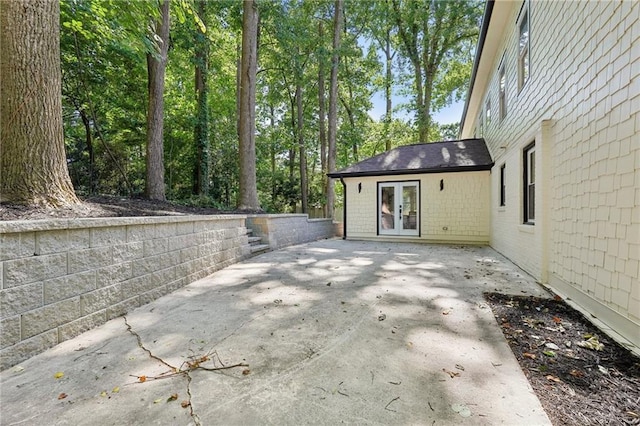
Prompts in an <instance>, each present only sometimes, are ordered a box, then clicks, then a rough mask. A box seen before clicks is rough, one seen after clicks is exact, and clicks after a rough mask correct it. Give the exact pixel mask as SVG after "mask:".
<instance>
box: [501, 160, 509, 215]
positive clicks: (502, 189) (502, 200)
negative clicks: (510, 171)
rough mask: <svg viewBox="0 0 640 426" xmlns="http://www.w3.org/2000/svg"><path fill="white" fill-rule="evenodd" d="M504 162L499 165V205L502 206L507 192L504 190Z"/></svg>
mask: <svg viewBox="0 0 640 426" xmlns="http://www.w3.org/2000/svg"><path fill="white" fill-rule="evenodd" d="M506 166H507V165H506V164H503V165H502V166H501V167H500V206H504V205H505V204H506V201H507V192H506V176H505V172H506Z"/></svg>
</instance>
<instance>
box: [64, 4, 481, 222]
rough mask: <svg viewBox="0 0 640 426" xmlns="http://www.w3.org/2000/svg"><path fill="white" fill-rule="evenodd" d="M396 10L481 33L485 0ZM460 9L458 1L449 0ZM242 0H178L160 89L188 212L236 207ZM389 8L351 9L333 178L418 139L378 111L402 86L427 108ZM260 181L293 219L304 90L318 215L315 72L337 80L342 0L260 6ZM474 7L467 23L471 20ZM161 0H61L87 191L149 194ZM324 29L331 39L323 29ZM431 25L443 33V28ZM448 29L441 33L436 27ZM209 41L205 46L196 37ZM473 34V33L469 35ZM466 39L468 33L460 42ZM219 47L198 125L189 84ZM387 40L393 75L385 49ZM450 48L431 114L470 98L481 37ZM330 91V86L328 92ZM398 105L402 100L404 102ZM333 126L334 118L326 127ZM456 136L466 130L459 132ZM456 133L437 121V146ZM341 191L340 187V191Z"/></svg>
mask: <svg viewBox="0 0 640 426" xmlns="http://www.w3.org/2000/svg"><path fill="white" fill-rule="evenodd" d="M394 1H398V2H400V9H401V12H402V14H403V15H402V20H401V21H402V22H403V23H404V25H405V26H406V28H412V27H414V26H419V27H421V28H422V27H424V25H423V24H426V25H427V27H429V26H432V25H433V26H435V25H436V24H437V22H438V21H439V20H440V21H442V22H446V23H447V26H446V27H442V30H441V31H443V33H442V37H445V36H447V37H448V34H449V33H451V34H453V33H454V32H455V34H457V35H458V36H462V35H464V34H463V31H467V32H469V33H474V32H475V33H477V30H478V28H477V27H478V13H479V12H478V10H479V6H478V5H479V3H478V2H444V3H442V2H438V1H435V2H434V1H426V0H410V1H409V0H402V1H401V0H394ZM449 3H451V4H449ZM241 6H242V5H241V4H240V2H238V1H236V0H218V1H209V2H207V4H206V8H205V10H206V12H205V13H206V15H205V16H203V17H202V18H201V17H200V16H199V15H198V13H197V12H196V11H197V5H196V3H195V0H172V7H171V13H172V23H171V40H170V43H171V45H170V50H169V61H168V66H167V73H166V86H165V96H164V99H165V140H164V153H165V156H164V158H165V180H166V185H167V196H168V198H169V199H171V200H174V201H176V200H177V201H181V202H184V203H186V204H188V205H194V206H207V207H216V208H219V209H230V208H232V207H233V206H234V205H235V203H236V198H237V191H238V180H239V171H238V135H237V111H236V99H237V98H236V94H237V93H236V70H237V61H238V59H239V46H240V40H241V21H242V16H241V9H242V7H241ZM391 6H392V2H391V0H389V1H383V0H377V1H366V2H363V1H357V0H351V1H346V4H345V32H344V34H343V37H342V39H343V42H342V46H341V50H340V52H339V53H340V55H341V61H340V69H339V81H340V83H339V98H340V101H339V104H338V136H337V138H338V139H337V147H338V150H337V151H338V158H337V167H338V169H340V168H343V167H346V166H348V165H350V164H353V163H354V162H356V161H359V160H363V159H365V158H368V157H370V156H372V155H376V154H379V153H381V152H383V151H384V150H385V144H386V141H390V142H391V147H396V146H400V145H406V144H411V143H416V142H418V136H417V134H418V124H419V122H418V121H416V122H415V123H411V122H406V121H403V120H399V119H396V118H393V117H390V118H388V119H386V120H381V121H379V122H378V121H375V120H373V119H371V117H370V116H369V111H370V110H371V108H372V104H371V99H372V94H373V93H374V92H376V91H380V90H383V89H384V87H385V85H386V84H387V83H393V84H394V92H395V93H400V94H401V93H403V88H404V92H405V93H409V94H412V96H413V100H412V103H411V104H410V105H409V107H410V108H413V110H414V111H418V110H419V107H420V105H418V103H417V102H416V99H415V87H414V80H413V78H414V75H413V73H412V72H411V64H412V62H411V60H412V58H411V55H410V52H409V51H408V50H407V49H406V47H403V46H402V43H401V40H400V35H399V28H398V20H397V19H396V17H395V16H394V15H393V13H392V7H391ZM259 8H260V14H261V21H260V22H261V24H260V25H261V28H260V39H259V48H258V58H259V69H258V94H257V105H256V112H257V120H256V122H257V136H256V148H257V164H256V169H257V182H258V195H259V199H260V204H261V205H262V206H263V208H264V209H265V210H267V211H269V212H286V211H294V210H295V207H296V205H299V203H300V194H301V189H302V188H300V171H299V167H300V155H299V146H298V140H297V137H296V135H297V133H296V132H297V131H298V126H297V125H298V123H297V114H296V113H297V110H296V108H297V107H296V102H295V95H296V85H299V86H301V88H302V120H303V122H302V125H301V126H300V128H301V129H302V135H301V136H302V139H303V141H304V146H305V159H306V163H307V174H308V183H307V186H308V188H307V189H308V200H309V205H310V206H315V207H322V205H323V204H324V203H325V199H324V197H325V195H324V194H325V191H324V188H323V185H324V175H323V172H322V170H321V163H322V161H321V158H320V157H321V147H320V141H319V132H320V128H319V117H318V114H319V112H318V108H319V100H318V96H319V95H318V93H319V88H318V84H319V83H318V72H319V69H320V67H319V64H320V62H323V63H325V67H324V72H325V74H326V75H325V84H328V80H329V75H328V73H329V70H330V66H329V62H330V55H331V49H332V47H331V35H332V26H333V21H332V15H333V2H327V1H325V0H308V1H300V0H294V1H282V0H262V1H260V2H259ZM467 11H471V12H469V13H470V15H469V16H466V15H465V14H466V13H467ZM157 14H158V8H157V5H156V3H155V2H150V1H136V0H63V1H62V2H61V62H62V70H63V113H64V131H65V141H66V147H67V154H68V159H69V170H70V174H71V176H72V180H73V183H74V185H75V188H76V190H77V191H78V193H81V194H89V193H106V194H123V195H125V194H140V193H142V192H143V190H144V186H145V185H144V183H145V182H144V179H145V155H146V153H145V143H146V135H145V131H146V130H145V129H146V97H147V92H146V89H147V88H146V84H147V75H146V54H147V52H155V51H157V47H158V40H155V39H154V38H152V37H151V38H150V37H149V36H148V34H149V31H148V27H149V24H150V22H152V21H153V20H154V19H156V18H157ZM320 23H322V25H323V27H324V34H323V35H322V36H321V35H320V34H319V25H320ZM434 28H436V27H434ZM438 28H440V27H438ZM196 35H197V37H201V38H200V39H198V38H197V37H196ZM471 36H473V34H471ZM463 38H464V37H463ZM197 40H200V41H204V40H206V41H207V42H208V44H209V45H210V46H211V48H210V49H209V50H208V52H207V55H206V57H207V58H206V61H207V65H208V73H207V83H206V84H207V90H208V93H207V96H206V98H205V99H204V100H203V102H204V104H205V111H204V112H205V113H206V114H204V115H200V116H198V115H197V113H196V111H197V108H196V105H197V98H196V91H195V84H194V72H195V65H196V52H195V50H196V46H198V45H199V42H198V41H197ZM387 40H388V41H389V43H390V44H389V46H390V49H391V50H390V52H389V53H390V54H391V55H393V56H392V57H393V58H394V59H393V62H392V74H391V80H389V76H388V75H387V74H386V67H387V63H386V62H385V58H384V55H383V54H382V53H381V51H380V49H381V48H384V46H385V43H386V41H387ZM464 40H465V41H464V42H462V43H459V44H455V45H451V46H450V49H448V50H447V51H446V54H444V56H443V57H442V58H441V62H440V66H439V67H438V71H437V73H435V75H434V76H433V79H432V80H433V87H432V89H433V90H432V94H431V104H430V110H429V113H432V112H434V111H437V110H439V109H440V108H443V107H444V106H446V105H448V104H450V103H451V102H452V101H455V100H458V99H460V98H461V97H462V96H464V88H465V87H466V84H467V81H468V78H469V75H470V72H471V66H472V63H471V60H470V58H471V53H472V51H473V49H474V46H475V44H474V43H475V39H473V37H471V38H464ZM325 92H326V93H325V96H328V86H327V87H326V89H325ZM395 106H396V107H397V105H395ZM197 122H200V123H206V130H207V131H206V132H205V133H203V134H205V135H206V136H205V140H204V141H201V144H202V143H204V145H205V147H204V148H205V149H206V150H207V152H208V156H209V157H208V160H205V161H206V163H207V164H206V165H207V166H208V167H209V170H210V173H209V181H208V183H209V185H208V189H207V190H206V193H203V194H201V195H199V196H194V191H195V190H196V188H195V187H194V186H195V182H196V180H195V175H194V170H195V165H196V164H197V163H198V161H200V160H201V158H200V157H199V155H198V149H197V147H198V144H197V143H196V135H195V132H194V128H195V125H196V123H197ZM325 126H326V123H325ZM456 133H457V129H456ZM453 135H454V129H453V127H451V126H436V125H434V126H432V128H431V129H430V131H429V138H430V139H431V140H440V139H445V138H450V137H453ZM336 188H337V190H338V191H340V185H337V186H336Z"/></svg>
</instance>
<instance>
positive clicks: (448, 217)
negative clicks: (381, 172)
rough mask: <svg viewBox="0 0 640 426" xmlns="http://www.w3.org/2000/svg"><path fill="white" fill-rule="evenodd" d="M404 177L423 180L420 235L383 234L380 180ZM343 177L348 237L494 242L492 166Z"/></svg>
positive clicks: (401, 178) (392, 180)
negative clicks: (487, 168)
mask: <svg viewBox="0 0 640 426" xmlns="http://www.w3.org/2000/svg"><path fill="white" fill-rule="evenodd" d="M440 180H442V181H443V190H442V191H441V190H440ZM401 181H419V182H420V222H419V226H420V235H419V236H388V235H385V236H379V235H378V228H377V226H378V222H377V215H378V194H377V190H378V182H401ZM344 182H345V185H346V195H347V217H346V221H347V235H346V238H347V239H387V240H421V241H428V242H464V243H477V244H487V243H488V242H489V198H490V176H489V171H476V172H457V173H430V174H408V175H401V176H375V177H352V178H345V179H344ZM358 184H362V186H361V190H360V192H358Z"/></svg>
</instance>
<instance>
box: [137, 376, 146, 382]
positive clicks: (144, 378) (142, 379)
mask: <svg viewBox="0 0 640 426" xmlns="http://www.w3.org/2000/svg"><path fill="white" fill-rule="evenodd" d="M138 380H139V381H140V383H144V382H146V381H147V376H140V377H138Z"/></svg>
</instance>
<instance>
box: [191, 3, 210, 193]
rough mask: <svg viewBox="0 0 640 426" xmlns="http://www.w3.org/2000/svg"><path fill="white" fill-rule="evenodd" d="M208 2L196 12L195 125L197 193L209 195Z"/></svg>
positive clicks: (201, 5)
mask: <svg viewBox="0 0 640 426" xmlns="http://www.w3.org/2000/svg"><path fill="white" fill-rule="evenodd" d="M206 7H207V2H206V0H197V9H196V12H197V14H198V17H199V18H200V20H201V21H202V26H199V25H196V32H195V43H194V44H195V63H196V75H195V78H196V80H195V84H196V124H195V130H194V133H195V135H194V136H195V137H194V139H195V143H196V159H195V171H194V175H195V185H194V186H195V188H194V189H195V191H194V192H195V193H196V194H197V195H206V194H208V193H209V105H208V104H207V98H208V92H209V91H208V87H207V74H208V70H209V67H208V64H209V38H208V35H207V27H206V25H207V9H206Z"/></svg>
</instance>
